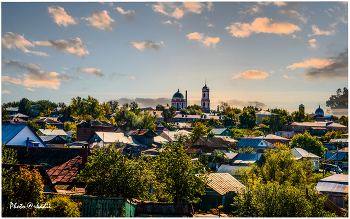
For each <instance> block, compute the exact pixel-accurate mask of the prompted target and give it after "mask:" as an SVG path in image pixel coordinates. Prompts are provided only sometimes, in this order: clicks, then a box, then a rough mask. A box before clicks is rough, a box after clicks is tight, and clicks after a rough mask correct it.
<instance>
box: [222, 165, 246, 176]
mask: <svg viewBox="0 0 350 219" xmlns="http://www.w3.org/2000/svg"><path fill="white" fill-rule="evenodd" d="M250 168H251V167H249V166H231V165H226V164H222V165H221V166H220V167H219V169H218V173H228V174H233V173H236V172H237V171H238V170H241V169H250Z"/></svg>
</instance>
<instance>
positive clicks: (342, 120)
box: [340, 116, 349, 127]
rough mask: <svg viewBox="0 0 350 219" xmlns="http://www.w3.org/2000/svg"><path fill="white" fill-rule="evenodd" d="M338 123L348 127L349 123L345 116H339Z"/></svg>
mask: <svg viewBox="0 0 350 219" xmlns="http://www.w3.org/2000/svg"><path fill="white" fill-rule="evenodd" d="M340 124H341V125H345V126H346V127H348V125H349V122H348V117H347V116H342V117H340Z"/></svg>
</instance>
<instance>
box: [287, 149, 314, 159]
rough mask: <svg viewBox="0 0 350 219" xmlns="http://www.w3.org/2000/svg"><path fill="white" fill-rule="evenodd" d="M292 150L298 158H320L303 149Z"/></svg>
mask: <svg viewBox="0 0 350 219" xmlns="http://www.w3.org/2000/svg"><path fill="white" fill-rule="evenodd" d="M292 150H293V154H294V156H295V157H296V158H303V157H311V158H320V157H319V156H317V155H315V154H313V153H309V152H307V151H305V150H304V149H302V148H293V149H292Z"/></svg>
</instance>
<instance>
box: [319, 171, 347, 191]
mask: <svg viewBox="0 0 350 219" xmlns="http://www.w3.org/2000/svg"><path fill="white" fill-rule="evenodd" d="M315 188H316V189H317V190H318V191H319V192H334V193H348V191H349V178H348V175H344V174H334V175H332V176H328V177H326V178H323V179H321V180H320V181H319V182H318V183H317V185H316V187H315Z"/></svg>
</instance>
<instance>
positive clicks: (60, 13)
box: [48, 6, 77, 27]
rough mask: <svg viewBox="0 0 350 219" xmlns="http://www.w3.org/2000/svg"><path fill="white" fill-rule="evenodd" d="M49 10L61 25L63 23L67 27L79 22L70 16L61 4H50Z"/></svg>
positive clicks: (55, 20)
mask: <svg viewBox="0 0 350 219" xmlns="http://www.w3.org/2000/svg"><path fill="white" fill-rule="evenodd" d="M48 11H49V13H50V14H51V16H52V18H53V20H54V22H55V23H56V24H58V25H59V26H61V25H63V26H65V27H67V26H68V25H70V24H76V23H77V22H76V21H75V20H74V19H73V18H72V17H71V16H69V15H68V14H67V13H66V12H65V11H64V8H62V7H59V6H50V7H48Z"/></svg>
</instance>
